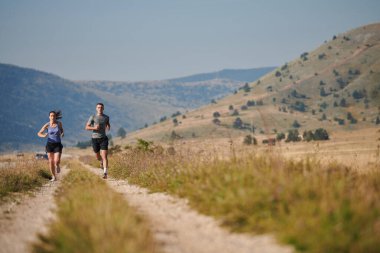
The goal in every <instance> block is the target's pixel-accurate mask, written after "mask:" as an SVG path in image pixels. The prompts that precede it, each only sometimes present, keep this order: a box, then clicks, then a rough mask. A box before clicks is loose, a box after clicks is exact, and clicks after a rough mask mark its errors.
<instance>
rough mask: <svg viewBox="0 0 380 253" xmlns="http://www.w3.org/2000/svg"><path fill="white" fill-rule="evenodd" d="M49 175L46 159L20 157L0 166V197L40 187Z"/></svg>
mask: <svg viewBox="0 0 380 253" xmlns="http://www.w3.org/2000/svg"><path fill="white" fill-rule="evenodd" d="M49 177H50V173H49V168H48V164H47V162H46V161H35V160H32V159H30V160H28V159H20V160H14V161H10V162H9V165H8V166H7V167H5V168H0V198H4V197H6V196H9V195H10V194H11V193H15V192H26V191H29V190H32V189H35V188H37V187H41V186H42V185H43V184H44V183H46V182H48V179H49Z"/></svg>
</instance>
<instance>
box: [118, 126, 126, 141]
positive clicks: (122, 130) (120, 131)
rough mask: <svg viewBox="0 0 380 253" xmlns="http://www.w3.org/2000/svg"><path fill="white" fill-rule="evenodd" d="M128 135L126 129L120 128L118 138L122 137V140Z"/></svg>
mask: <svg viewBox="0 0 380 253" xmlns="http://www.w3.org/2000/svg"><path fill="white" fill-rule="evenodd" d="M126 135H127V132H126V131H125V129H124V128H122V127H120V128H119V130H117V134H116V136H118V137H121V138H122V139H124V138H125V136H126Z"/></svg>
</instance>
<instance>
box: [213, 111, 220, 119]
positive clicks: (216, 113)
mask: <svg viewBox="0 0 380 253" xmlns="http://www.w3.org/2000/svg"><path fill="white" fill-rule="evenodd" d="M212 116H213V117H214V118H219V117H220V113H219V112H214V113H213V114H212Z"/></svg>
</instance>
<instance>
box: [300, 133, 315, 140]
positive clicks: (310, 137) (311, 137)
mask: <svg viewBox="0 0 380 253" xmlns="http://www.w3.org/2000/svg"><path fill="white" fill-rule="evenodd" d="M302 136H303V139H304V140H305V141H307V142H309V141H312V140H314V134H313V132H312V131H310V130H309V131H304V132H303V135H302Z"/></svg>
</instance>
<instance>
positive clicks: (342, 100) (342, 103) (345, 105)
mask: <svg viewBox="0 0 380 253" xmlns="http://www.w3.org/2000/svg"><path fill="white" fill-rule="evenodd" d="M339 105H340V106H341V107H347V102H346V99H344V98H342V99H341V100H340V103H339Z"/></svg>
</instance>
